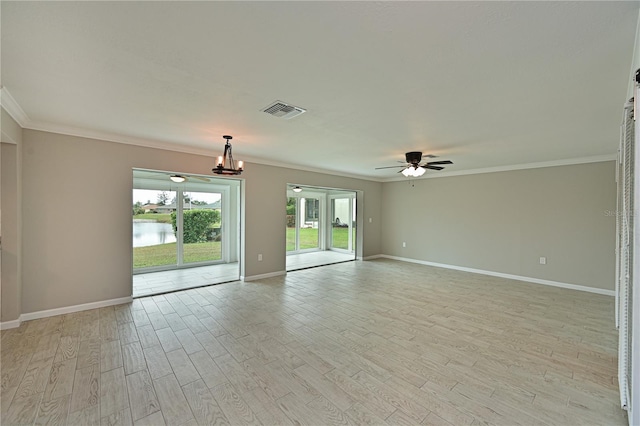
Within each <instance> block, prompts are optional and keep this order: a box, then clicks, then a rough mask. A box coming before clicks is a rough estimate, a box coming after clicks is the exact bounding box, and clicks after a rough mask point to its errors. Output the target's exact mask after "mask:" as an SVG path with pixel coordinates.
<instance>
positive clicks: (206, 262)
mask: <svg viewBox="0 0 640 426" xmlns="http://www.w3.org/2000/svg"><path fill="white" fill-rule="evenodd" d="M172 175H175V173H172V172H164V171H154V170H141V169H134V170H133V191H132V199H133V201H132V205H133V208H132V228H133V232H132V251H133V259H132V260H133V280H132V281H133V297H141V296H149V295H152V294H160V293H166V292H169V291H176V290H182V289H186V288H193V287H199V286H203V285H209V284H216V283H221V282H228V281H235V280H238V279H239V278H240V267H239V262H238V260H239V250H240V235H241V234H240V182H241V181H240V180H236V179H222V178H215V177H211V176H200V175H187V174H181V175H180V176H181V177H183V178H184V181H182V182H174V181H172V180H171V176H172Z"/></svg>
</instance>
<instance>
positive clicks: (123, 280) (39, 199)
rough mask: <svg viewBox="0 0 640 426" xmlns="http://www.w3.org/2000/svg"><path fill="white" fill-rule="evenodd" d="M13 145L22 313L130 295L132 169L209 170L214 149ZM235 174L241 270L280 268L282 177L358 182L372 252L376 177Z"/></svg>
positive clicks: (252, 168) (263, 171) (26, 138)
mask: <svg viewBox="0 0 640 426" xmlns="http://www.w3.org/2000/svg"><path fill="white" fill-rule="evenodd" d="M23 146H24V149H23V152H24V160H23V193H24V197H23V228H24V238H23V259H24V260H23V262H24V268H23V271H24V272H23V295H22V312H23V313H31V312H37V311H41V310H46V309H53V308H59V307H65V306H72V305H78V304H83V303H89V302H96V301H103V300H109V299H116V298H121V297H126V296H129V295H131V256H132V249H131V232H132V229H131V190H132V174H131V170H132V168H134V167H135V168H147V169H156V170H168V171H176V172H184V173H198V174H210V173H211V167H212V164H213V155H218V152H212V157H205V156H199V155H191V154H183V153H178V152H173V151H164V150H158V149H151V148H143V147H136V146H130V145H124V144H118V143H112V142H105V141H97V140H91V139H84V138H78V137H72V136H65V135H58V134H53V133H46V132H39V131H33V130H24V132H23ZM219 148H220V149H222V146H220V147H219ZM242 177H243V178H246V186H245V192H246V200H247V201H246V206H245V207H246V209H245V218H246V228H245V229H246V232H245V236H246V239H245V244H246V252H247V262H246V265H245V268H244V275H245V276H248V277H250V276H255V275H261V274H268V273H273V272H279V271H284V270H285V204H286V203H285V196H286V195H285V190H286V187H285V183H286V182H295V183H301V184H310V185H320V186H333V187H338V188H347V189H358V190H364V191H365V205H364V210H363V212H364V214H365V215H368V216H371V217H373V218H375V219H374V221H373V223H371V224H367V226H365V227H364V241H365V243H364V248H365V251H364V255H365V256H368V255H373V254H377V253H379V252H380V237H379V235H380V232H379V228H378V225H379V220H378V218H379V215H380V202H381V198H380V197H381V186H382V185H381V184H380V183H373V182H368V181H362V180H357V179H349V178H343V177H336V176H330V175H325V174H318V173H307V172H302V171H296V170H292V169H285V168H278V167H270V166H262V165H254V164H247V166H246V172H245V173H243V175H242ZM258 253H263V256H264V260H263V261H262V262H257V254H258Z"/></svg>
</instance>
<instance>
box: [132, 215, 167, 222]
mask: <svg viewBox="0 0 640 426" xmlns="http://www.w3.org/2000/svg"><path fill="white" fill-rule="evenodd" d="M133 219H134V220H135V219H145V220H155V221H156V222H160V223H171V213H142V214H136V215H134V216H133Z"/></svg>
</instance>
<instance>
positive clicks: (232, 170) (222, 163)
mask: <svg viewBox="0 0 640 426" xmlns="http://www.w3.org/2000/svg"><path fill="white" fill-rule="evenodd" d="M223 138H225V139H226V140H227V143H226V144H225V145H224V154H222V155H221V156H219V157H218V162H217V165H216V166H215V167H214V168H213V169H211V171H212V172H213V173H215V174H217V175H239V174H240V173H242V171H243V165H244V164H243V162H242V161H238V168H236V163H235V162H234V161H233V154H232V153H231V142H229V141H230V140H231V139H233V136H229V135H224V136H223Z"/></svg>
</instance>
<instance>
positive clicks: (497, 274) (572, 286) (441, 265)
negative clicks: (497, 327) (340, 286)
mask: <svg viewBox="0 0 640 426" xmlns="http://www.w3.org/2000/svg"><path fill="white" fill-rule="evenodd" d="M371 258H385V259H392V260H400V261H402V262H410V263H419V264H421V265H427V266H435V267H438V268H446V269H454V270H456V271H464V272H472V273H474V274H482V275H490V276H492V277H500V278H507V279H510V280H517V281H525V282H528V283H534V284H542V285H548V286H552V287H560V288H567V289H570V290H578V291H586V292H588V293H596V294H603V295H605V296H615V294H616V293H615V291H614V290H605V289H602V288H595V287H587V286H584V285H577V284H569V283H561V282H558V281H551V280H543V279H540V278H533V277H523V276H521V275H512V274H504V273H502V272H494V271H485V270H483V269H475V268H467V267H464V266H456V265H448V264H446V263H436V262H429V261H426V260H417V259H410V258H408V257H398V256H389V255H386V254H381V255H376V256H371ZM367 259H369V258H367Z"/></svg>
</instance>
